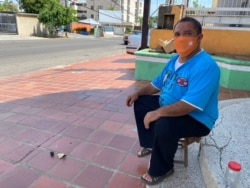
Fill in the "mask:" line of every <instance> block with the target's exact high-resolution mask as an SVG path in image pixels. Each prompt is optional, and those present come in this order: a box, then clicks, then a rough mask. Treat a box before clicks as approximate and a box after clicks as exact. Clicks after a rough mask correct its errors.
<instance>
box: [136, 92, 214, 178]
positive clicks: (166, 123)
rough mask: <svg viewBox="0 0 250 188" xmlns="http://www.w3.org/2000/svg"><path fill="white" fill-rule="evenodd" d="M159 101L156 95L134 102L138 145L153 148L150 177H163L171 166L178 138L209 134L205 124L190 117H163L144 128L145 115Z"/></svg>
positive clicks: (157, 104) (155, 106)
mask: <svg viewBox="0 0 250 188" xmlns="http://www.w3.org/2000/svg"><path fill="white" fill-rule="evenodd" d="M158 100H159V96H158V95H152V96H141V97H139V98H138V100H137V101H135V103H134V113H135V120H136V124H137V130H138V136H139V142H140V146H141V147H145V148H152V149H153V152H152V155H151V159H150V166H149V170H148V173H149V175H151V176H161V175H164V174H165V173H167V172H168V171H169V170H170V169H172V168H173V167H174V156H175V153H176V150H177V147H178V140H179V139H180V138H186V137H202V136H206V135H208V134H209V132H210V130H209V129H208V128H207V127H206V126H205V125H203V124H202V123H200V122H198V121H196V120H195V119H194V118H192V117H191V116H189V115H185V116H180V117H163V118H160V119H158V120H157V121H155V122H153V123H151V125H150V128H149V129H145V127H144V123H143V120H144V117H145V115H146V114H147V112H149V111H153V110H156V109H158V108H159V107H160V105H159V101H158Z"/></svg>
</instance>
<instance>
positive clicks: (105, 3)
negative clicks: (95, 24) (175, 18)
mask: <svg viewBox="0 0 250 188" xmlns="http://www.w3.org/2000/svg"><path fill="white" fill-rule="evenodd" d="M61 4H62V5H64V6H68V7H71V8H72V9H74V10H76V11H77V17H78V18H80V19H84V18H92V19H94V20H96V21H99V17H100V15H99V14H100V12H99V10H115V11H121V24H122V25H131V26H135V25H138V24H139V18H142V17H143V9H144V1H143V0H71V1H68V0H61Z"/></svg>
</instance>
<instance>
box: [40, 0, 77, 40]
mask: <svg viewBox="0 0 250 188" xmlns="http://www.w3.org/2000/svg"><path fill="white" fill-rule="evenodd" d="M46 1H47V2H49V3H48V4H46V5H45V6H44V8H43V9H42V10H40V12H39V15H38V20H39V21H40V22H41V23H43V24H44V25H45V26H47V28H48V30H49V35H50V37H55V36H56V34H57V30H58V28H59V27H60V26H62V25H69V24H70V23H71V22H73V21H76V20H77V18H76V17H75V15H76V12H75V11H74V10H72V9H71V8H66V7H64V6H62V5H61V4H60V3H59V2H58V1H57V0H46Z"/></svg>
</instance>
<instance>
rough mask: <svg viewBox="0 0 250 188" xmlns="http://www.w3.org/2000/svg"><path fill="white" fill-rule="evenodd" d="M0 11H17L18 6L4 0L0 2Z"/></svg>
mask: <svg viewBox="0 0 250 188" xmlns="http://www.w3.org/2000/svg"><path fill="white" fill-rule="evenodd" d="M0 11H9V12H17V11H18V8H17V5H15V4H14V3H13V2H12V1H9V0H4V2H3V3H0Z"/></svg>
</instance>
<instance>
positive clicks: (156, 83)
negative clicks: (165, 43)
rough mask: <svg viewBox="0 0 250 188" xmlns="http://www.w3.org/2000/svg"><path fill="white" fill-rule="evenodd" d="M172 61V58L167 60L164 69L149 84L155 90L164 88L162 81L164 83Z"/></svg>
mask: <svg viewBox="0 0 250 188" xmlns="http://www.w3.org/2000/svg"><path fill="white" fill-rule="evenodd" d="M174 59H176V58H172V59H171V60H169V61H168V62H167V63H166V66H165V67H164V69H163V70H162V72H161V73H160V74H159V75H158V76H157V77H156V78H155V79H154V80H153V81H152V82H151V84H152V86H154V87H155V88H156V89H159V90H162V87H163V86H164V81H165V76H166V73H167V70H168V69H169V68H170V67H171V64H172V63H173V61H175V60H174Z"/></svg>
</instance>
